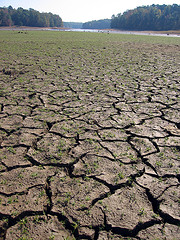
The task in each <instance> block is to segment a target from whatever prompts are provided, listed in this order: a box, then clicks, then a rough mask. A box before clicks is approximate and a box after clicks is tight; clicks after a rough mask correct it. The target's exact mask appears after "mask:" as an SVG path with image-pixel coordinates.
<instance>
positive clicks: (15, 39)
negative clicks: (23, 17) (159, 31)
mask: <svg viewBox="0 0 180 240" xmlns="http://www.w3.org/2000/svg"><path fill="white" fill-rule="evenodd" d="M0 49H1V60H0V61H1V69H0V85H1V88H0V239H6V240H12V239H13V240H16V239H18V240H20V239H24V240H25V239H43V240H46V239H60V240H61V239H62V240H63V239H94V240H106V239H168V240H169V239H180V229H179V226H180V214H179V207H180V191H179V185H180V173H179V164H180V154H179V151H180V138H179V137H180V121H179V120H180V112H179V110H180V97H179V91H180V67H179V63H180V41H179V39H178V38H165V37H148V36H146V37H143V36H130V35H128V36H126V35H116V34H102V33H72V32H71V33H68V32H65V33H64V32H41V31H39V32H38V31H37V32H33V31H29V32H27V34H18V32H16V31H14V32H12V31H6V32H1V35H0Z"/></svg>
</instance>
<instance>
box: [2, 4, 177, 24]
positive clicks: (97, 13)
mask: <svg viewBox="0 0 180 240" xmlns="http://www.w3.org/2000/svg"><path fill="white" fill-rule="evenodd" d="M152 4H160V5H161V4H166V5H168V4H180V0H122V1H121V0H86V1H85V0H0V7H8V6H9V5H11V6H12V7H13V8H18V7H22V8H24V9H29V8H33V9H35V10H38V11H39V12H52V13H54V14H58V15H59V16H60V17H61V18H62V20H63V21H64V22H71V21H72V22H87V21H92V20H99V19H104V18H111V16H112V15H113V14H115V15H116V14H118V13H123V12H124V11H126V10H128V9H134V8H136V7H138V6H143V5H145V6H146V5H152Z"/></svg>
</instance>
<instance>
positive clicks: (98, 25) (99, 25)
mask: <svg viewBox="0 0 180 240" xmlns="http://www.w3.org/2000/svg"><path fill="white" fill-rule="evenodd" d="M110 25H111V19H101V20H94V21H89V22H85V23H83V25H82V28H83V29H109V28H110Z"/></svg>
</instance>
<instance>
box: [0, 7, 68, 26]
mask: <svg viewBox="0 0 180 240" xmlns="http://www.w3.org/2000/svg"><path fill="white" fill-rule="evenodd" d="M13 25H17V26H29V27H62V26H63V22H62V19H61V18H60V16H59V15H56V14H52V13H40V12H38V11H36V10H34V9H32V8H30V9H29V10H26V9H23V8H21V7H20V8H18V9H17V10H16V9H14V8H12V7H11V6H9V7H8V8H6V7H3V8H2V7H1V8H0V26H13Z"/></svg>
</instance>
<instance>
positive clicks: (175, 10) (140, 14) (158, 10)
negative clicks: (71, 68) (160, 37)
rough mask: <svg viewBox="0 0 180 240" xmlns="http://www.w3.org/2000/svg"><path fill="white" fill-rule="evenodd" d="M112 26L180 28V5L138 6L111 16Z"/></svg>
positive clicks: (117, 27) (119, 27)
mask: <svg viewBox="0 0 180 240" xmlns="http://www.w3.org/2000/svg"><path fill="white" fill-rule="evenodd" d="M111 28H115V29H121V30H155V31H158V30H159V31H163V30H165V31H166V30H180V5H177V4H173V5H165V4H164V5H154V4H153V5H151V6H143V7H137V8H135V9H133V10H128V11H126V12H124V13H123V14H121V13H119V14H117V15H116V16H115V15H113V16H112V18H111Z"/></svg>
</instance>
